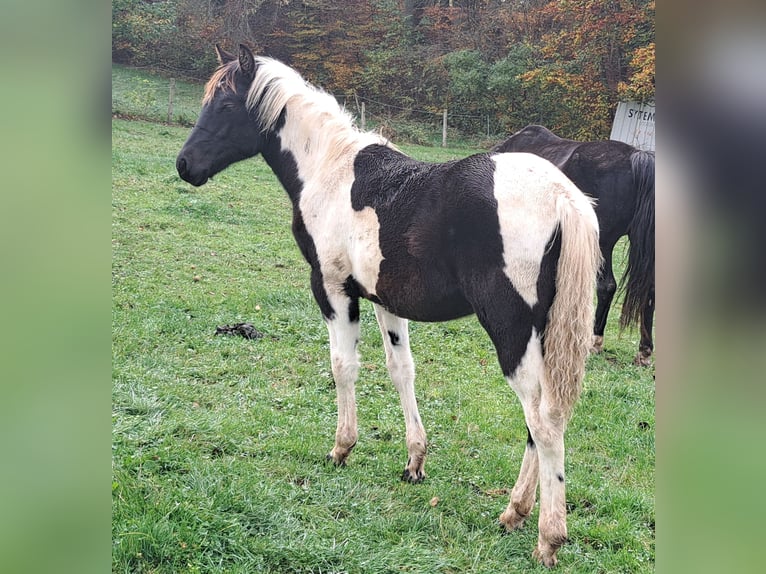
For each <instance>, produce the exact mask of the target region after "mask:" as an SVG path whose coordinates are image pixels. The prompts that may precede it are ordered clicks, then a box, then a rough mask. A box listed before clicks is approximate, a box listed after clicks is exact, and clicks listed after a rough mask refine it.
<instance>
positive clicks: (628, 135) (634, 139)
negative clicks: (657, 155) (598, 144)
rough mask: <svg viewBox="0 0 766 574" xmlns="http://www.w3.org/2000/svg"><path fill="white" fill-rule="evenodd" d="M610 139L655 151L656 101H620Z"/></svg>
mask: <svg viewBox="0 0 766 574" xmlns="http://www.w3.org/2000/svg"><path fill="white" fill-rule="evenodd" d="M609 139H613V140H618V141H621V142H625V143H627V144H630V145H632V146H633V147H637V148H638V149H642V150H646V151H654V103H653V102H652V103H648V104H639V103H637V102H620V103H619V104H617V111H616V112H615V114H614V123H613V124H612V133H611V135H610V136H609Z"/></svg>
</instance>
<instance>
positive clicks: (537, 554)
mask: <svg viewBox="0 0 766 574" xmlns="http://www.w3.org/2000/svg"><path fill="white" fill-rule="evenodd" d="M532 557H533V558H534V559H535V560H537V561H538V562H540V564H542V565H543V566H545V567H546V568H553V567H554V566H555V565H556V564H558V562H559V561H558V558H556V551H555V550H554V551H552V552H551V551H547V552H544V551H542V550H540V547H539V546H538V547H537V548H535V549H534V551H533V552H532Z"/></svg>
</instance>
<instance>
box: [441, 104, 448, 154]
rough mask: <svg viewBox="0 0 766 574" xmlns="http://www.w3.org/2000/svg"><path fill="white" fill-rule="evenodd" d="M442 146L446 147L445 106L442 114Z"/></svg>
mask: <svg viewBox="0 0 766 574" xmlns="http://www.w3.org/2000/svg"><path fill="white" fill-rule="evenodd" d="M442 147H447V108H444V113H443V115H442Z"/></svg>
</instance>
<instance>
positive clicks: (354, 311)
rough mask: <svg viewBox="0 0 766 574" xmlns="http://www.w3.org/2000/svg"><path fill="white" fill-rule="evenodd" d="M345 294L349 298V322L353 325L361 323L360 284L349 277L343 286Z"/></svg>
mask: <svg viewBox="0 0 766 574" xmlns="http://www.w3.org/2000/svg"><path fill="white" fill-rule="evenodd" d="M343 292H344V293H345V294H346V295H347V296H348V298H349V302H348V320H349V321H350V322H351V323H358V322H359V296H360V288H359V283H357V282H356V280H355V279H354V278H353V277H352V276H351V275H349V276H348V278H347V279H346V282H345V283H344V284H343Z"/></svg>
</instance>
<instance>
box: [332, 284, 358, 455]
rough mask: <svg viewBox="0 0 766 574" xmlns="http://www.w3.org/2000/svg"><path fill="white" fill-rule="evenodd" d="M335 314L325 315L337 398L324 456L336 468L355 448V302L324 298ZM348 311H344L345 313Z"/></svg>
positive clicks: (342, 297) (356, 342) (356, 337)
mask: <svg viewBox="0 0 766 574" xmlns="http://www.w3.org/2000/svg"><path fill="white" fill-rule="evenodd" d="M327 301H328V302H329V304H330V305H331V306H332V309H337V310H338V312H337V313H335V312H334V313H331V314H329V317H328V316H327V315H325V323H326V324H327V330H328V331H329V333H330V358H331V362H332V375H333V378H334V379H335V390H336V393H337V396H338V426H337V429H336V431H335V445H334V446H333V449H332V450H331V451H330V454H328V455H327V460H332V461H333V463H334V464H335V465H336V466H339V465H345V463H346V458H347V457H348V455H349V453H350V452H351V449H352V448H354V446H355V445H356V440H357V436H358V435H357V424H356V388H355V387H356V379H357V377H358V375H359V357H358V356H357V352H356V347H357V344H358V343H359V311H358V309H359V301H358V299H351V298H349V297H347V296H345V295H341V294H339V295H336V296H334V297H332V296H329V297H327ZM347 310H348V311H347Z"/></svg>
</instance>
